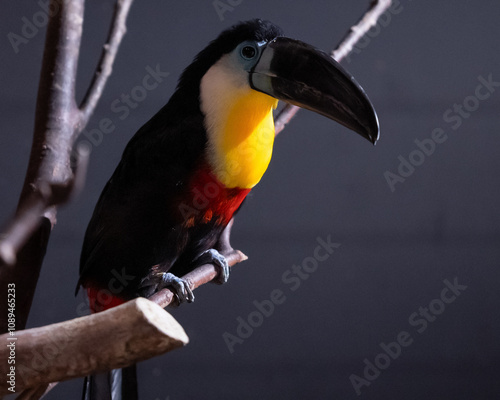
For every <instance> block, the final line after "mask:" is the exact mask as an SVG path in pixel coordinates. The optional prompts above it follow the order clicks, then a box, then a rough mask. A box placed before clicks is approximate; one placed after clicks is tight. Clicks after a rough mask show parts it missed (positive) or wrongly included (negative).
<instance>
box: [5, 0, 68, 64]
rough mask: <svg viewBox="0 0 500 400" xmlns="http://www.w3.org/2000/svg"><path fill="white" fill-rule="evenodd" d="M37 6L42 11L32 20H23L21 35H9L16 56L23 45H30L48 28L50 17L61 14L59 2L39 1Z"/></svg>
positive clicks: (23, 18)
mask: <svg viewBox="0 0 500 400" xmlns="http://www.w3.org/2000/svg"><path fill="white" fill-rule="evenodd" d="M37 4H38V6H39V7H40V10H39V11H37V12H35V13H34V14H33V15H32V17H31V18H27V17H22V18H21V27H20V29H19V33H15V32H9V33H7V39H8V40H9V43H10V45H11V46H12V49H13V50H14V53H16V54H18V53H19V51H20V48H21V45H26V44H28V43H29V41H30V40H31V39H33V38H34V37H35V36H36V35H38V33H39V32H40V31H41V30H42V29H43V28H45V27H46V26H47V24H48V23H49V17H53V16H55V15H56V14H57V13H58V12H59V5H58V3H57V1H50V0H38V2H37Z"/></svg>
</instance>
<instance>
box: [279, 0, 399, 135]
mask: <svg viewBox="0 0 500 400" xmlns="http://www.w3.org/2000/svg"><path fill="white" fill-rule="evenodd" d="M391 4H392V0H373V1H372V2H371V3H370V7H369V9H368V11H367V12H366V13H365V14H364V15H363V17H362V18H361V19H360V20H359V21H358V23H357V24H356V25H354V26H352V27H351V29H350V30H349V32H348V33H347V35H346V36H345V37H344V39H342V41H341V42H340V43H339V45H338V46H337V47H336V48H335V50H333V51H332V57H333V58H334V59H335V60H336V61H337V62H341V61H342V60H343V59H344V58H345V57H347V56H348V55H349V54H350V53H351V51H352V49H353V48H354V46H355V45H356V43H358V42H359V41H360V40H361V38H362V37H363V36H364V35H366V33H367V32H368V30H369V29H370V28H371V27H372V26H375V25H376V24H377V21H378V19H379V18H380V16H381V15H382V14H383V13H384V12H386V11H387V10H388V9H389V7H390V6H391ZM299 109H300V108H299V107H297V106H293V105H291V104H286V105H285V106H284V107H283V108H282V109H281V111H280V112H279V114H278V115H277V116H276V118H275V121H274V125H275V132H276V135H278V134H279V133H280V132H281V131H282V130H283V129H285V126H286V125H287V124H288V123H289V122H290V121H291V120H292V118H293V117H294V116H295V114H297V112H298V111H299Z"/></svg>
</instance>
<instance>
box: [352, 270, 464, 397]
mask: <svg viewBox="0 0 500 400" xmlns="http://www.w3.org/2000/svg"><path fill="white" fill-rule="evenodd" d="M443 283H444V288H443V289H442V290H441V292H440V294H439V297H436V298H435V299H433V300H431V301H430V302H429V304H428V305H427V306H426V307H419V308H418V310H417V311H415V312H413V313H411V314H410V316H409V317H408V324H409V325H410V326H411V327H412V328H414V330H415V331H416V333H418V334H419V335H420V334H422V333H424V332H425V331H426V330H427V328H428V327H429V324H430V323H432V322H434V321H436V320H437V318H438V317H439V315H441V314H443V312H444V311H445V310H446V309H447V307H448V306H449V305H450V304H452V303H453V302H454V301H455V300H456V299H457V298H458V297H459V296H460V295H461V294H462V292H463V291H464V290H465V289H467V286H465V285H461V284H460V283H458V278H455V279H453V283H452V282H450V281H449V280H448V279H445V280H444V281H443ZM415 336H416V335H415V333H413V336H412V333H411V330H403V331H401V332H399V333H398V334H397V335H396V337H395V340H394V341H393V342H389V343H384V342H380V343H379V347H380V349H381V350H382V351H381V352H380V353H378V354H377V355H376V356H375V357H374V358H373V359H372V360H373V361H372V360H369V359H368V358H365V359H364V360H363V363H364V368H363V372H362V373H360V374H359V375H356V374H351V375H350V376H349V381H350V383H351V385H352V387H353V389H354V391H355V392H356V394H357V395H358V396H359V395H361V389H362V388H363V387H368V386H370V385H371V384H372V383H373V382H375V380H376V379H378V378H379V377H380V376H381V375H382V371H384V370H387V368H389V367H390V365H391V363H392V362H393V361H395V360H397V359H398V358H399V357H400V356H401V354H402V353H403V348H405V347H408V346H410V345H412V344H413V342H414V341H415Z"/></svg>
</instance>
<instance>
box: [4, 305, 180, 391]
mask: <svg viewBox="0 0 500 400" xmlns="http://www.w3.org/2000/svg"><path fill="white" fill-rule="evenodd" d="M15 338H17V339H15V340H14V339H13V336H10V335H8V334H4V335H2V336H0V342H1V343H3V345H2V346H0V359H1V360H8V359H9V357H14V359H15V362H16V363H15V380H14V382H15V392H16V393H17V392H20V391H21V390H24V389H28V388H31V389H30V390H29V391H28V392H27V393H25V396H27V395H28V393H29V392H35V394H36V395H40V394H42V393H43V392H44V391H45V389H46V386H45V385H48V384H50V383H51V382H57V381H63V380H68V379H72V378H78V377H82V376H86V375H89V374H91V373H96V372H105V371H109V370H112V369H115V368H123V367H126V366H129V365H132V364H134V363H137V362H139V361H143V360H146V359H149V358H151V357H154V356H157V355H160V354H163V353H166V352H168V351H170V350H173V349H176V348H178V347H182V346H184V345H186V344H187V343H188V342H189V339H188V337H187V335H186V333H185V332H184V329H183V328H182V326H181V325H180V324H179V323H178V322H177V321H176V320H175V319H174V317H172V316H171V315H170V314H169V313H167V312H166V311H165V310H163V309H162V308H161V307H159V306H157V305H156V304H154V303H152V302H151V301H149V300H147V299H144V298H137V299H134V300H131V301H129V302H127V303H125V304H122V305H120V306H118V307H114V308H112V309H109V310H106V311H103V312H101V313H97V314H92V315H89V316H86V317H80V318H76V319H73V320H70V321H65V322H61V323H58V324H52V325H48V326H44V327H41V328H34V329H28V330H24V331H19V332H16V333H15ZM10 371H11V366H10V365H9V364H8V363H7V362H2V363H0V375H1V376H2V377H4V378H3V379H1V380H0V396H1V395H5V394H10V393H12V392H11V391H9V387H11V385H10V384H9V382H11V380H12V378H11V377H10V376H9V375H8V374H9V373H10ZM28 398H29V397H28Z"/></svg>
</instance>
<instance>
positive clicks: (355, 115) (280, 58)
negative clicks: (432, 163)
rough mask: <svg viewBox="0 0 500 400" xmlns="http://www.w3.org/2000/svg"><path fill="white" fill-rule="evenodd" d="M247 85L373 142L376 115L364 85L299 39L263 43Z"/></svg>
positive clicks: (375, 129)
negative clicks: (320, 116)
mask: <svg viewBox="0 0 500 400" xmlns="http://www.w3.org/2000/svg"><path fill="white" fill-rule="evenodd" d="M250 85H251V87H252V88H253V89H255V90H258V91H260V92H263V93H266V94H268V95H270V96H273V97H275V98H277V99H279V100H283V101H286V102H287V103H291V104H294V105H296V106H299V107H302V108H306V109H308V110H311V111H314V112H317V113H319V114H321V115H324V116H325V117H328V118H330V119H333V120H334V121H337V122H339V123H340V124H342V125H344V126H346V127H347V128H349V129H352V130H353V131H355V132H357V133H359V134H360V135H361V136H363V137H364V138H366V139H368V140H369V141H370V142H372V143H373V144H375V142H376V141H377V139H378V137H379V125H378V118H377V114H376V113H375V110H374V108H373V106H372V104H371V102H370V100H369V99H368V97H367V95H366V93H365V91H364V90H363V88H362V87H361V86H360V85H359V84H358V83H357V82H356V81H355V80H354V78H353V77H352V76H351V75H350V74H349V73H348V72H346V71H345V70H344V69H343V68H342V67H341V66H340V65H339V64H338V63H337V62H336V61H335V60H334V59H333V58H332V57H330V56H329V55H328V54H326V53H324V52H322V51H320V50H318V49H316V48H314V47H312V46H310V45H308V44H307V43H304V42H301V41H299V40H294V39H289V38H286V37H277V38H276V39H274V40H272V41H271V42H269V43H267V44H265V45H264V46H263V49H262V51H261V54H260V59H259V61H258V62H257V64H256V65H255V67H254V68H253V69H252V70H251V71H250Z"/></svg>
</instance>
